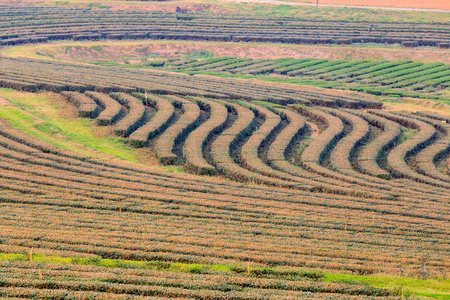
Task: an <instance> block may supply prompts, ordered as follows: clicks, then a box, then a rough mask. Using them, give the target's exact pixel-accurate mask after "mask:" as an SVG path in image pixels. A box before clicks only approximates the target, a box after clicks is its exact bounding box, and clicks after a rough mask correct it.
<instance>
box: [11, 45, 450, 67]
mask: <svg viewBox="0 0 450 300" xmlns="http://www.w3.org/2000/svg"><path fill="white" fill-rule="evenodd" d="M76 45H77V46H73V47H71V46H70V44H66V45H65V46H62V45H60V46H58V45H57V44H55V45H54V46H49V45H45V46H43V47H45V48H44V49H40V46H36V50H35V52H40V53H42V54H46V55H51V56H53V57H55V58H56V59H60V60H84V61H86V60H100V61H123V59H124V58H131V59H132V58H139V57H147V56H150V57H152V56H156V57H160V58H168V57H173V56H176V55H180V54H182V53H185V52H189V53H192V52H193V51H198V52H200V51H202V50H203V51H208V52H211V53H213V54H214V55H215V56H233V57H248V58H254V59H257V58H282V57H293V58H326V59H330V60H335V59H346V60H358V59H370V60H403V59H410V60H416V61H423V62H427V63H428V62H443V63H450V51H448V50H445V49H439V48H433V47H428V48H416V49H410V48H404V47H401V46H398V47H394V46H387V47H385V48H384V47H380V46H374V47H373V48H370V46H367V45H366V46H363V47H362V46H358V45H353V46H346V47H337V46H309V45H280V44H262V45H258V44H252V43H239V44H236V43H211V42H173V41H153V42H151V41H148V40H145V41H132V42H129V41H113V42H111V41H105V42H103V43H102V42H96V43H95V44H94V43H92V42H88V44H86V45H87V46H83V43H77V44H76ZM92 45H98V46H101V50H96V48H95V46H94V47H92ZM16 49H20V47H16ZM97 49H98V48H97ZM18 51H20V50H18Z"/></svg>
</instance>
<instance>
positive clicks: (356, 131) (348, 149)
mask: <svg viewBox="0 0 450 300" xmlns="http://www.w3.org/2000/svg"><path fill="white" fill-rule="evenodd" d="M328 112H329V113H330V114H332V115H334V116H337V117H339V118H341V119H342V120H344V121H346V122H348V123H349V124H350V125H351V127H352V131H351V132H350V133H349V134H348V135H346V136H345V137H344V138H342V139H341V140H340V141H339V142H338V143H337V145H336V147H334V149H333V151H332V152H331V154H330V163H331V166H332V168H334V169H335V170H336V171H339V172H342V173H354V172H355V171H354V170H353V167H352V165H351V162H350V158H351V156H353V154H354V152H355V150H356V148H358V147H359V146H360V145H361V144H362V143H364V142H365V140H366V139H367V137H368V136H369V124H368V123H367V122H366V121H364V120H363V119H362V118H360V117H358V116H356V115H352V114H349V113H348V112H344V111H340V110H331V109H328Z"/></svg>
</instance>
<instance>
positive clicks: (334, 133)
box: [301, 110, 344, 164]
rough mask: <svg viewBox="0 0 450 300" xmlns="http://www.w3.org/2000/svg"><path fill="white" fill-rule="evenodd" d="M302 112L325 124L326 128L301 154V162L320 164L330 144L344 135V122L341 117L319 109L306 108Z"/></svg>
mask: <svg viewBox="0 0 450 300" xmlns="http://www.w3.org/2000/svg"><path fill="white" fill-rule="evenodd" d="M304 113H305V114H306V115H307V116H309V117H311V118H314V119H317V120H320V121H321V122H323V123H325V124H326V125H327V129H326V130H325V131H323V132H322V133H321V134H320V135H319V136H318V137H317V138H315V139H314V140H313V141H312V142H311V143H310V144H309V146H308V147H307V148H306V149H305V150H304V151H303V153H302V156H301V160H302V163H303V164H306V163H308V162H310V163H316V164H320V163H321V162H322V160H323V158H324V157H325V155H326V154H327V152H328V151H330V148H331V146H332V145H334V143H335V142H336V141H337V140H339V139H340V138H341V137H342V136H343V135H344V124H343V123H342V121H341V119H339V118H337V117H333V116H331V115H329V114H327V113H324V112H322V111H320V110H307V111H304Z"/></svg>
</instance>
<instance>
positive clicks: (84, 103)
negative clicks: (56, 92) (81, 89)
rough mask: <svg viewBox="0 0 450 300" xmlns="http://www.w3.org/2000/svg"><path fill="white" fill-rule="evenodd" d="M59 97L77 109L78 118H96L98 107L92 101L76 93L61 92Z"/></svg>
mask: <svg viewBox="0 0 450 300" xmlns="http://www.w3.org/2000/svg"><path fill="white" fill-rule="evenodd" d="M61 95H63V96H64V97H66V99H67V100H69V101H70V102H72V103H73V104H75V106H77V107H78V116H80V117H82V118H91V119H94V118H96V117H97V115H98V112H99V107H98V105H97V103H95V101H94V100H92V99H91V98H89V97H88V96H86V95H84V94H81V93H77V92H61Z"/></svg>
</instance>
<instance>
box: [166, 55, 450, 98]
mask: <svg viewBox="0 0 450 300" xmlns="http://www.w3.org/2000/svg"><path fill="white" fill-rule="evenodd" d="M218 60H219V62H218ZM236 60H238V61H237V62H235V61H236ZM182 61H185V60H184V59H182V58H180V59H178V60H175V59H172V60H167V61H166V62H165V65H164V64H162V65H160V67H163V68H164V67H165V68H169V69H177V70H180V71H184V72H189V73H202V72H208V73H210V72H229V73H233V74H234V73H239V74H254V75H257V74H281V75H288V76H293V77H295V76H298V77H302V78H304V77H305V76H306V77H310V78H311V79H320V80H326V81H333V82H335V83H336V82H338V83H342V84H345V83H346V82H347V83H348V82H351V83H353V84H364V85H369V86H372V87H379V86H383V88H384V89H399V88H403V89H408V90H411V91H416V92H419V93H420V92H422V93H428V92H429V91H430V89H432V88H436V87H438V86H439V88H441V89H442V88H446V87H448V84H449V83H448V81H449V79H448V76H449V75H450V73H449V72H450V69H449V68H450V67H449V66H448V65H445V64H444V63H441V62H436V63H428V64H423V63H421V62H412V61H409V60H402V61H392V62H389V61H368V60H356V61H346V60H331V61H329V60H327V59H314V58H306V59H293V58H280V59H273V60H268V59H255V60H251V59H245V60H244V59H236V58H228V57H218V58H210V59H202V60H197V61H195V60H194V62H192V61H190V63H186V64H183V63H180V62H182ZM163 63H164V62H163ZM197 65H199V66H197ZM397 92H398V90H397Z"/></svg>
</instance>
